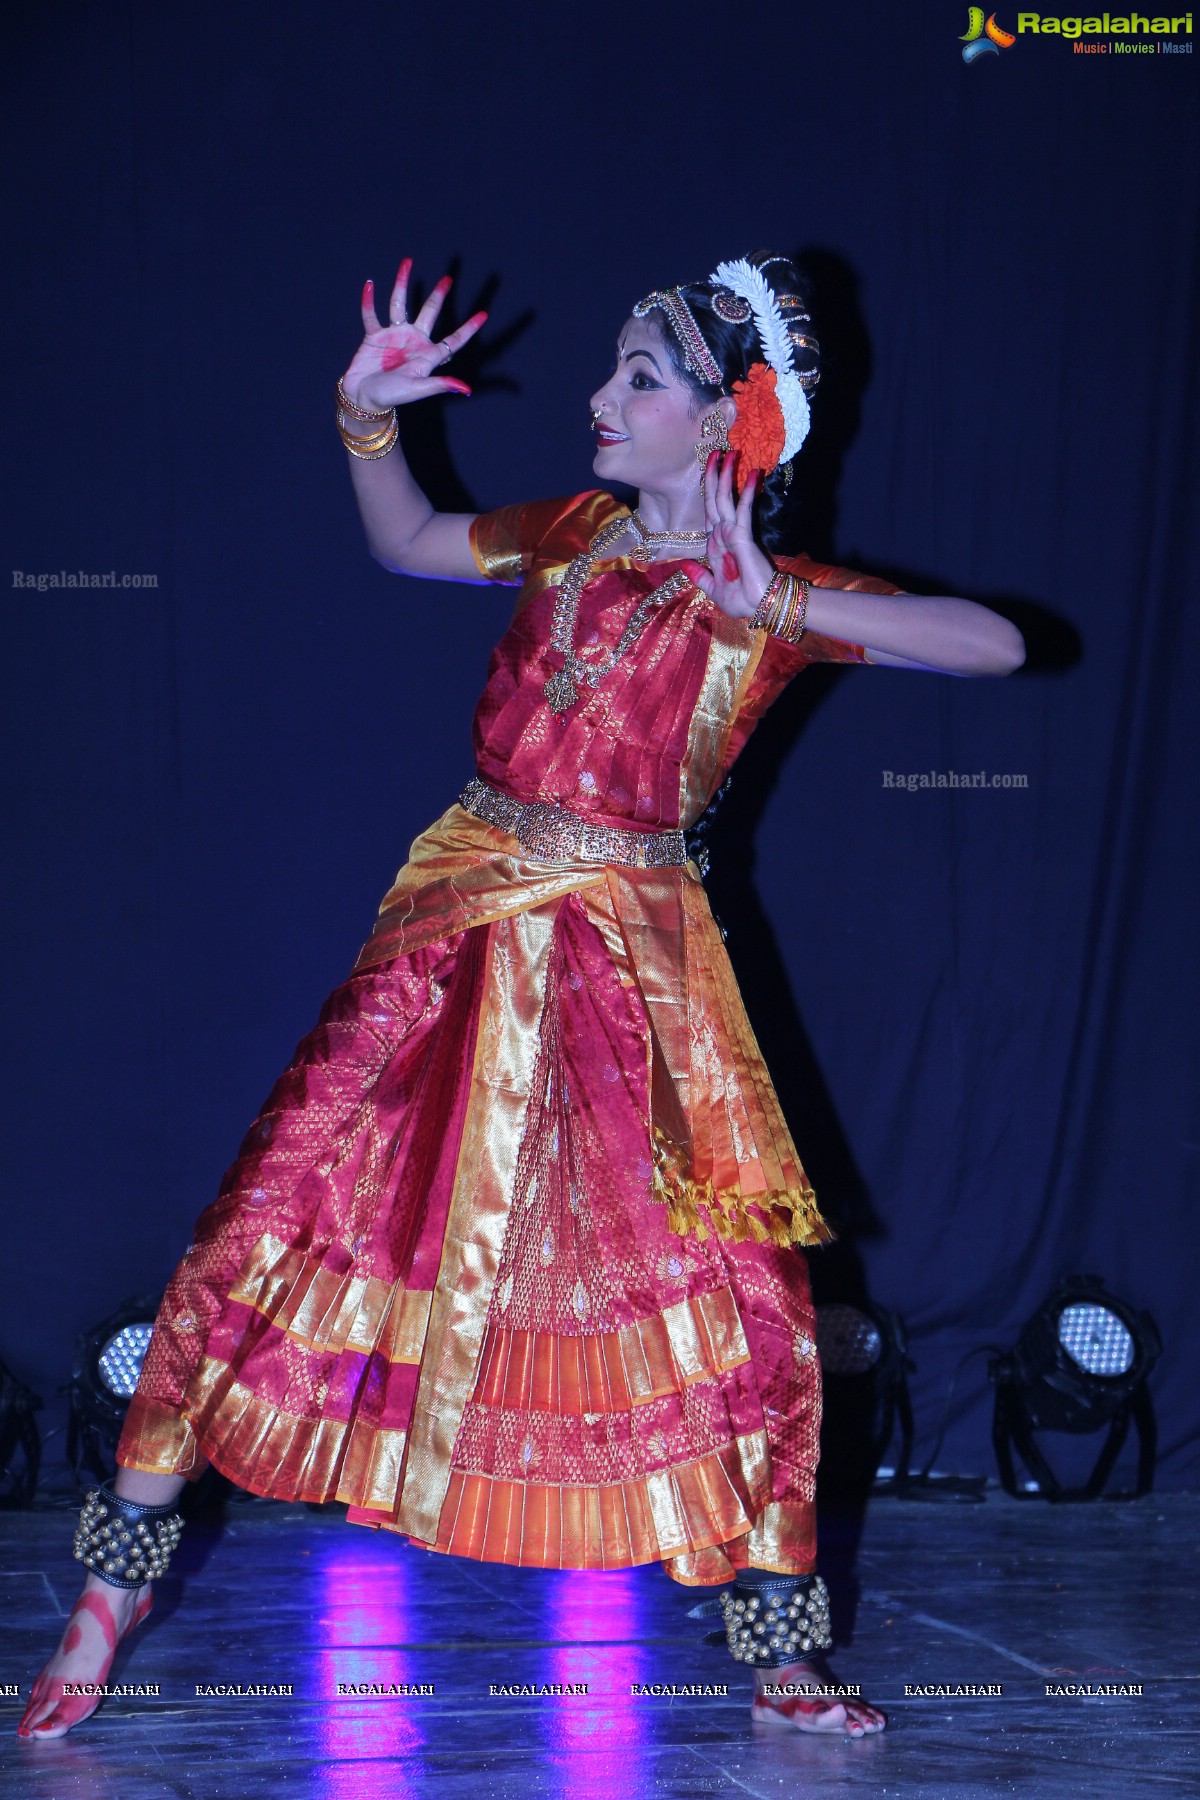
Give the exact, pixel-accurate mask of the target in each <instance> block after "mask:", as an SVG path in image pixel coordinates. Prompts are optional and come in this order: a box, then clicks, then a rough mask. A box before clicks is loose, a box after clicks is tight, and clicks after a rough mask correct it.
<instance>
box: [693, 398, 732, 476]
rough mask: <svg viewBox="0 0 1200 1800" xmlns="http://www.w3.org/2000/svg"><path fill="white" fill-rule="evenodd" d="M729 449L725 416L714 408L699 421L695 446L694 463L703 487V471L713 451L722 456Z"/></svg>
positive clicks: (718, 409)
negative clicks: (698, 469)
mask: <svg viewBox="0 0 1200 1800" xmlns="http://www.w3.org/2000/svg"><path fill="white" fill-rule="evenodd" d="M728 448H729V427H728V426H727V425H726V423H725V415H724V413H723V412H722V411H721V409H720V408H719V407H716V406H714V407H713V410H712V411H711V412H710V413H709V414H708V415H707V417H705V418H703V419H701V421H700V442H699V443H698V444H697V445H696V461H697V462H698V463H699V464H700V482H701V485H702V486H703V483H704V471H705V469H706V467H707V466H708V459H709V457H710V456H711V455H712V453H713V451H714V450H716V451H718V452H719V453H720V454H721V455H722V456H723V455H724V454H725V452H726V450H728Z"/></svg>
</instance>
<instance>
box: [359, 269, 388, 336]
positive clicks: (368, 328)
mask: <svg viewBox="0 0 1200 1800" xmlns="http://www.w3.org/2000/svg"><path fill="white" fill-rule="evenodd" d="M362 322H363V331H364V332H365V333H366V335H367V336H368V337H370V335H371V333H372V332H373V331H382V330H383V326H382V325H381V324H380V323H379V315H378V313H377V312H376V311H375V283H374V282H373V281H371V280H367V281H364V282H363V291H362Z"/></svg>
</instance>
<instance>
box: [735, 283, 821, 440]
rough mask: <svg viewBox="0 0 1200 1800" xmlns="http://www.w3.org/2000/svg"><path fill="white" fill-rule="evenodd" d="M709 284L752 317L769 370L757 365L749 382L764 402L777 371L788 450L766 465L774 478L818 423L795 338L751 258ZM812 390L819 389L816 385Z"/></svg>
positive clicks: (776, 399) (776, 398)
mask: <svg viewBox="0 0 1200 1800" xmlns="http://www.w3.org/2000/svg"><path fill="white" fill-rule="evenodd" d="M709 280H710V281H711V283H712V284H713V286H714V287H715V288H717V289H718V290H726V291H727V292H728V294H729V295H730V296H736V297H737V299H739V300H741V301H742V302H743V303H744V304H746V306H747V307H748V311H747V313H746V315H745V316H746V317H747V318H749V317H750V316H751V314H752V315H753V318H754V324H755V328H756V330H757V332H758V341H759V343H760V344H761V345H762V352H763V363H765V365H766V367H765V368H764V366H763V363H757V364H753V365H752V366H751V368H750V371H749V379H750V381H751V382H752V383H753V384H754V388H755V390H758V391H760V392H761V393H762V396H763V397H764V398H765V397H766V396H765V390H766V388H767V387H768V386H769V385H770V384H769V383H768V382H767V381H766V380H765V377H766V371H767V369H771V370H773V371H774V375H775V382H774V394H773V395H772V396H771V399H772V400H773V402H774V403H775V404H776V405H778V408H779V412H780V415H781V421H782V444H781V447H780V449H779V451H778V455H777V457H776V460H775V461H772V462H770V463H768V464H765V465H760V466H762V467H765V469H766V472H767V473H768V474H769V473H770V471H771V469H773V468H774V467H775V466H776V461H777V462H782V463H786V462H790V461H791V459H792V457H793V456H795V454H796V452H797V450H799V448H800V446H801V444H802V443H803V442H804V440H805V438H806V437H807V436H808V431H809V426H810V425H811V423H812V418H811V414H810V413H809V408H808V395H807V394H806V393H805V391H804V390H805V385H806V384H805V382H803V381H802V380H801V378H800V376H799V375H798V374H797V373H796V369H795V367H794V365H793V361H792V337H791V334H790V333H789V331H788V327H787V324H786V322H785V320H784V316H783V311H782V309H781V307H780V302H779V298H778V296H777V295H776V294H775V292H774V290H773V288H772V287H771V285H770V283H769V282H768V281H767V278H766V276H765V275H764V274H763V273H762V270H761V269H757V268H755V266H754V264H753V263H751V262H747V260H746V259H745V257H740V258H739V259H738V260H737V261H736V262H723V263H720V264H718V266H717V268H716V270H715V272H714V273H713V274H712V275H710V276H709ZM722 299H723V295H722V293H721V292H718V294H717V297H716V299H714V301H713V310H714V312H716V311H719V307H718V301H721V300H722ZM724 304H725V305H726V306H729V305H730V301H729V300H725V302H724ZM720 316H721V317H722V318H724V317H726V316H727V314H726V313H721V315H720ZM731 322H732V321H731ZM809 341H811V340H809ZM756 368H757V369H760V370H761V371H762V375H761V376H760V377H759V378H758V379H757V380H755V369H756ZM811 385H814V386H815V383H812V384H811ZM734 431H736V421H735V425H734V428H733V431H731V433H730V436H731V440H732V438H733V434H734ZM772 435H774V434H772ZM771 447H772V449H773V448H774V445H773V444H772V446H771Z"/></svg>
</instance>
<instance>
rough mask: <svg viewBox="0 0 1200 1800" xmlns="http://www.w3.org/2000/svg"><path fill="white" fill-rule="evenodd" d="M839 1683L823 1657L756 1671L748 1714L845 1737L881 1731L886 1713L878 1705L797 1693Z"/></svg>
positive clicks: (758, 1720)
mask: <svg viewBox="0 0 1200 1800" xmlns="http://www.w3.org/2000/svg"><path fill="white" fill-rule="evenodd" d="M839 1685H841V1684H840V1683H839V1682H838V1680H837V1677H836V1676H835V1675H834V1673H833V1671H832V1670H831V1669H830V1668H829V1666H828V1664H827V1663H826V1662H825V1659H824V1657H817V1658H813V1659H812V1660H811V1661H808V1662H800V1663H793V1664H792V1665H791V1666H790V1667H789V1668H786V1669H774V1670H771V1671H768V1670H766V1669H762V1670H759V1671H757V1673H756V1676H755V1686H754V1704H753V1705H752V1706H751V1708H750V1717H751V1718H752V1719H753V1720H755V1722H756V1723H757V1724H760V1725H785V1726H788V1727H790V1729H791V1730H793V1731H844V1732H845V1733H846V1735H847V1736H848V1737H856V1738H858V1737H866V1736H867V1735H868V1733H869V1732H873V1731H882V1730H883V1728H884V1726H885V1725H886V1724H887V1714H886V1713H882V1712H880V1710H879V1708H878V1707H877V1706H868V1705H867V1702H866V1701H865V1700H858V1699H855V1698H852V1697H851V1696H850V1695H846V1696H845V1697H844V1698H839V1699H828V1698H826V1697H825V1696H824V1695H822V1694H819V1693H812V1694H805V1693H804V1692H797V1690H798V1689H800V1690H803V1689H805V1688H808V1689H816V1688H820V1687H826V1688H830V1687H834V1688H836V1687H838V1686H839ZM788 1690H791V1691H790V1692H789V1691H788Z"/></svg>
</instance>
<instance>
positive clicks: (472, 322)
mask: <svg viewBox="0 0 1200 1800" xmlns="http://www.w3.org/2000/svg"><path fill="white" fill-rule="evenodd" d="M486 322H487V314H486V313H485V312H477V313H472V314H471V316H470V318H469V319H468V320H467V322H466V324H465V325H460V326H459V328H458V330H457V331H452V332H451V333H450V334H449V336H448V337H444V338H443V339H442V341H441V343H440V345H439V346H438V348H439V349H441V350H444V351H445V352H446V355H447V357H451V356H453V355H454V352H455V351H456V350H461V349H462V347H463V345H464V344H465V343H466V342H467V340H468V339H469V338H473V337H474V336H475V333H476V332H477V331H478V330H479V327H480V326H481V325H483V324H485V323H486Z"/></svg>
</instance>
